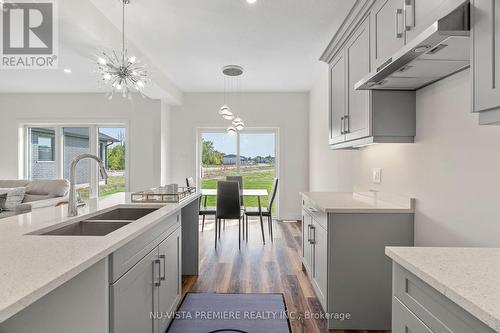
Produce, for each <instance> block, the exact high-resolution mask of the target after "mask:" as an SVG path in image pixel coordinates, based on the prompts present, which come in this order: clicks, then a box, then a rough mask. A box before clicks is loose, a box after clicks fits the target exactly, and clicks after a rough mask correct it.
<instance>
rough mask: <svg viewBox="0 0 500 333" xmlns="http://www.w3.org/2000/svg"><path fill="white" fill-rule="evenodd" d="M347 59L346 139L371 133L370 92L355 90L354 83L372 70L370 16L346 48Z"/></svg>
mask: <svg viewBox="0 0 500 333" xmlns="http://www.w3.org/2000/svg"><path fill="white" fill-rule="evenodd" d="M345 57H346V61H347V110H348V114H347V116H346V119H345V125H344V130H345V133H346V141H351V140H355V139H359V138H363V137H367V136H369V134H370V128H369V124H370V92H369V91H366V90H365V91H363V90H355V89H354V85H355V84H356V83H357V82H358V81H359V80H361V79H362V78H363V77H364V76H365V75H366V74H368V73H369V72H370V18H369V17H367V18H366V19H365V20H364V22H363V23H361V25H360V26H359V28H358V29H357V30H356V32H355V33H354V35H353V37H352V38H351V40H350V41H349V43H348V45H347V46H346V49H345Z"/></svg>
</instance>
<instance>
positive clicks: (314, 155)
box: [309, 64, 358, 192]
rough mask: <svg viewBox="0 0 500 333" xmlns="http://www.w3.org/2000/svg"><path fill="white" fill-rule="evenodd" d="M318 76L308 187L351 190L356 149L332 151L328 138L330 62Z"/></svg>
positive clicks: (313, 94)
mask: <svg viewBox="0 0 500 333" xmlns="http://www.w3.org/2000/svg"><path fill="white" fill-rule="evenodd" d="M322 65H323V66H324V70H323V71H322V74H321V76H320V77H319V78H318V79H317V81H316V83H315V85H314V87H313V88H312V89H311V94H310V106H309V108H310V119H309V143H310V147H309V189H310V191H316V192H321V191H339V192H349V191H351V190H352V188H353V179H354V172H355V170H354V168H353V167H352V166H353V165H354V164H355V162H356V161H357V156H358V154H357V152H356V151H351V150H339V151H332V150H331V149H330V148H329V146H328V137H329V133H328V131H329V128H328V122H329V116H328V108H329V102H328V101H329V95H328V89H329V88H328V80H329V76H328V65H326V64H322Z"/></svg>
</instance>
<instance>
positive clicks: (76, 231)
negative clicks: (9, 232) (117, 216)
mask: <svg viewBox="0 0 500 333" xmlns="http://www.w3.org/2000/svg"><path fill="white" fill-rule="evenodd" d="M130 223H131V222H124V221H120V222H118V221H109V222H105V221H101V222H99V221H88V220H85V221H80V222H75V223H71V224H69V225H66V226H64V227H61V228H58V229H55V230H52V231H48V232H45V233H42V234H41V235H53V236H105V235H107V234H109V233H111V232H113V231H115V230H118V229H120V228H121V227H124V226H126V225H127V224H130Z"/></svg>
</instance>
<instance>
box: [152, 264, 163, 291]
mask: <svg viewBox="0 0 500 333" xmlns="http://www.w3.org/2000/svg"><path fill="white" fill-rule="evenodd" d="M157 264H158V275H160V274H159V272H160V266H161V261H160V259H155V260H153V284H154V286H155V287H159V286H161V277H160V276H158V281H156V280H155V276H156V274H155V273H156V269H155V268H156V265H157Z"/></svg>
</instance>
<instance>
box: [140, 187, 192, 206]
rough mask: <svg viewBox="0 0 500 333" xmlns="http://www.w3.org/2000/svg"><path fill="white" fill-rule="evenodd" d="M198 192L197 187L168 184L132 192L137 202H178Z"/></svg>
mask: <svg viewBox="0 0 500 333" xmlns="http://www.w3.org/2000/svg"><path fill="white" fill-rule="evenodd" d="M195 192H196V187H182V186H177V185H167V186H160V187H156V188H152V189H150V190H146V191H140V192H134V193H132V194H131V197H132V198H131V201H132V202H135V203H177V202H180V201H182V200H183V199H185V198H187V197H188V196H189V195H190V194H192V193H195Z"/></svg>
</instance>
